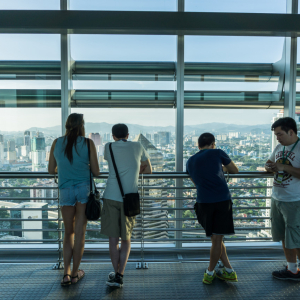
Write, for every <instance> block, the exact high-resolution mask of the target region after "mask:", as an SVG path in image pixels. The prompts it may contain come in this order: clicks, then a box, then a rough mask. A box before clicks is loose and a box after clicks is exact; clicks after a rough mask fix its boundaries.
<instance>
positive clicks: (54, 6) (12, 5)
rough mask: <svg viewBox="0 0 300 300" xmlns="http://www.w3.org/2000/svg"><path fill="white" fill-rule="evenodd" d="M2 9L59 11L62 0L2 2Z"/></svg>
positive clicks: (1, 0) (13, 0) (10, 0)
mask: <svg viewBox="0 0 300 300" xmlns="http://www.w3.org/2000/svg"><path fill="white" fill-rule="evenodd" d="M0 9H16V10H50V9H51V10H58V9H60V0H51V1H41V0H26V1H24V0H9V1H5V0H0Z"/></svg>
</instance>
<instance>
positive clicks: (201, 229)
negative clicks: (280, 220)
mask: <svg viewBox="0 0 300 300" xmlns="http://www.w3.org/2000/svg"><path fill="white" fill-rule="evenodd" d="M261 229H271V227H267V228H266V227H245V228H244V227H238V228H236V227H234V230H261ZM194 230H200V231H204V229H203V228H182V229H180V228H144V229H143V228H134V229H133V231H194ZM87 231H91V230H87Z"/></svg>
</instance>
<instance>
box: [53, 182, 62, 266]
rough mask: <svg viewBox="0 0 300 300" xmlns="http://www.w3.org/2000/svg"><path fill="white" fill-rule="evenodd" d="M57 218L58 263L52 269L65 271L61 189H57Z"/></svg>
mask: <svg viewBox="0 0 300 300" xmlns="http://www.w3.org/2000/svg"><path fill="white" fill-rule="evenodd" d="M57 218H58V221H57V237H58V239H57V241H58V249H57V251H58V261H57V263H56V264H55V265H54V266H53V268H52V269H58V270H60V269H63V268H64V265H63V263H62V261H63V252H62V250H63V242H62V238H63V233H62V229H63V226H62V224H63V221H62V214H61V209H60V206H59V189H58V188H57Z"/></svg>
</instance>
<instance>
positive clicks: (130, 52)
mask: <svg viewBox="0 0 300 300" xmlns="http://www.w3.org/2000/svg"><path fill="white" fill-rule="evenodd" d="M71 47H72V48H71V55H72V59H73V60H74V61H75V72H74V74H73V88H74V94H73V97H72V112H81V113H83V114H84V118H85V124H86V126H85V127H86V135H87V136H89V137H91V138H93V139H94V142H95V144H96V147H97V154H98V160H99V164H100V170H101V171H102V172H107V171H108V165H107V162H106V161H105V160H104V155H103V154H104V152H103V151H104V147H105V144H106V143H109V142H112V141H113V140H112V134H111V128H112V126H113V125H114V124H116V123H125V124H127V125H128V127H129V133H130V136H129V140H131V141H139V142H140V143H141V144H142V145H143V147H144V148H145V150H146V151H147V152H148V154H149V156H150V160H151V163H152V167H153V171H154V172H168V171H174V170H175V146H174V145H175V110H174V104H175V88H176V81H175V80H176V77H175V60H176V37H175V36H152V35H149V36H141V35H134V36H131V35H93V36H91V35H72V36H71ZM105 182H106V181H105V180H97V185H98V187H99V188H100V189H101V190H102V191H103V189H104V187H105ZM169 183H170V184H173V186H174V182H172V181H171V180H169V181H168V180H161V179H155V180H146V181H144V182H143V184H145V185H147V186H149V185H150V186H151V187H154V188H145V189H144V200H143V201H145V202H144V203H146V204H145V205H146V208H145V209H146V210H147V211H146V212H145V213H144V215H147V216H148V217H149V218H151V219H152V220H151V221H149V222H150V224H151V226H150V227H151V228H152V229H153V228H157V231H153V230H152V231H150V230H149V231H148V232H146V233H145V237H146V238H149V239H151V238H154V239H160V238H169V237H174V235H173V233H174V232H173V231H170V232H168V231H167V230H163V229H167V228H168V227H169V225H168V221H167V218H168V210H167V208H168V207H169V206H170V208H173V201H168V200H167V197H171V196H172V195H173V197H174V190H173V191H172V190H167V189H166V187H167V186H168V184H169ZM161 186H162V187H163V189H160V187H161ZM169 202H170V203H169ZM170 213H171V214H172V213H174V212H172V211H170ZM161 219H164V220H161ZM141 222H142V221H141V216H138V218H137V225H136V227H135V229H134V233H133V241H138V240H139V239H140V237H141V231H140V228H141ZM173 223H174V222H173ZM173 223H172V224H173ZM99 226H100V225H99V223H95V222H90V223H89V224H88V231H87V240H88V241H89V242H90V241H97V240H98V241H99V240H100V241H104V239H105V237H104V236H101V234H100V233H99V232H97V231H95V229H99ZM150 227H149V228H150ZM149 228H148V227H147V229H149Z"/></svg>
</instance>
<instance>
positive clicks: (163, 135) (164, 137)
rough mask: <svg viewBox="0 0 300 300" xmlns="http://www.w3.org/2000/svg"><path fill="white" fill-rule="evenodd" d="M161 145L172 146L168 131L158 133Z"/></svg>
mask: <svg viewBox="0 0 300 300" xmlns="http://www.w3.org/2000/svg"><path fill="white" fill-rule="evenodd" d="M158 139H159V144H160V145H161V146H166V145H169V144H170V132H168V131H159V132H158Z"/></svg>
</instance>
